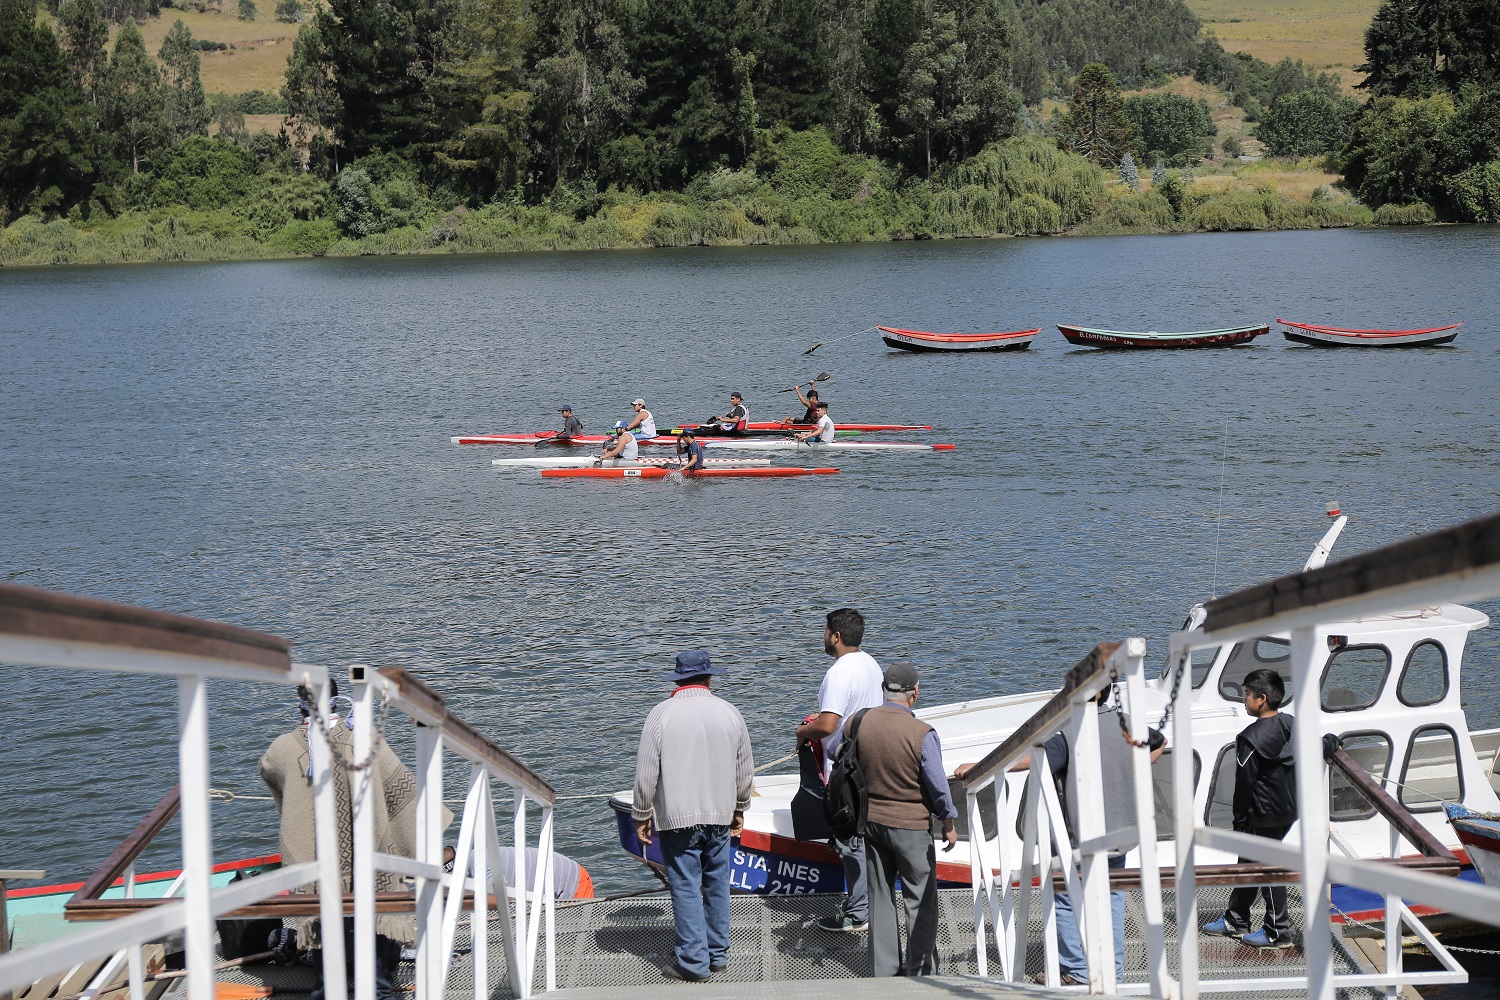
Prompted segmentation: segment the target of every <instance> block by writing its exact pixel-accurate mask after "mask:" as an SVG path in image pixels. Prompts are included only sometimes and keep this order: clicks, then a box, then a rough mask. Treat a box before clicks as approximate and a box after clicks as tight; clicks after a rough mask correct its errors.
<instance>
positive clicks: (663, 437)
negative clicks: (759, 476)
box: [448, 427, 861, 448]
mask: <svg viewBox="0 0 1500 1000" xmlns="http://www.w3.org/2000/svg"><path fill="white" fill-rule="evenodd" d="M806 429H807V430H812V428H811V427H808V428H806ZM782 433H785V434H790V433H792V431H791V430H786V431H783V432H782ZM834 433H836V434H837V435H839V436H840V437H855V436H858V435H859V434H860V433H861V432H860V431H857V430H855V429H853V428H839V429H837V430H836V431H835V432H834ZM772 436H773V435H771V434H770V433H769V432H767V433H766V434H765V435H764V437H766V438H770V437H772ZM761 439H762V435H759V434H756V435H751V436H750V440H761ZM448 440H450V441H452V442H453V443H454V444H530V445H540V446H542V447H547V448H579V447H583V446H584V445H596V444H603V443H604V442H606V441H612V440H614V439H613V438H612V437H611V436H610V435H608V434H576V435H574V436H573V437H567V438H565V437H559V436H558V435H557V433H556V432H555V431H533V432H531V433H529V434H471V435H467V436H459V437H451V438H449V439H448ZM635 440H636V443H637V444H641V445H652V446H653V447H658V448H674V447H676V446H677V435H676V434H658V435H657V436H656V437H654V438H636V439H635ZM698 440H699V441H703V442H705V443H708V444H712V443H714V442H722V441H743V440H745V438H744V437H740V436H732V435H710V434H705V435H702V436H700V437H698Z"/></svg>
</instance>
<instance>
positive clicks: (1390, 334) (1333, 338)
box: [1276, 319, 1463, 347]
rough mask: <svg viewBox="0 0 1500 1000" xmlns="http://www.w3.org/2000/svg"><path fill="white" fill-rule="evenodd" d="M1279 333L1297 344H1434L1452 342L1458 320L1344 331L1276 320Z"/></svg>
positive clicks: (1407, 345) (1369, 345)
mask: <svg viewBox="0 0 1500 1000" xmlns="http://www.w3.org/2000/svg"><path fill="white" fill-rule="evenodd" d="M1276 322H1278V323H1280V324H1281V325H1282V326H1286V327H1291V328H1292V329H1290V330H1282V331H1281V335H1282V336H1283V337H1285V338H1286V339H1287V340H1290V341H1294V342H1296V343H1298V344H1309V345H1311V346H1313V347H1436V346H1437V345H1439V344H1448V343H1452V341H1453V338H1454V337H1457V336H1458V328H1459V327H1461V326H1463V324H1462V323H1450V324H1449V325H1447V326H1435V327H1432V328H1430V329H1427V330H1346V329H1344V328H1343V327H1340V326H1318V325H1317V324H1315V323H1293V322H1292V321H1291V320H1286V319H1277V320H1276Z"/></svg>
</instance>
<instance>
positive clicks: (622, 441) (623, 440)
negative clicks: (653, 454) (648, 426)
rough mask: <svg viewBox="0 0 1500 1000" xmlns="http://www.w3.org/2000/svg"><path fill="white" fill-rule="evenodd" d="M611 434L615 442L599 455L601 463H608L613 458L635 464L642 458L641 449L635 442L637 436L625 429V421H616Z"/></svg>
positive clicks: (611, 442) (608, 444) (605, 447)
mask: <svg viewBox="0 0 1500 1000" xmlns="http://www.w3.org/2000/svg"><path fill="white" fill-rule="evenodd" d="M609 433H610V435H611V436H612V437H613V440H612V441H610V442H608V443H607V444H605V446H604V450H603V451H602V452H600V453H599V460H600V461H601V462H607V461H609V460H610V459H612V458H613V459H619V460H620V461H624V462H634V461H635V460H636V459H637V458H639V457H640V454H641V449H640V447H639V446H638V445H637V444H636V442H635V435H634V434H632V433H630V431H628V430H626V429H625V421H623V420H616V421H615V425H614V427H612V428H610V431H609Z"/></svg>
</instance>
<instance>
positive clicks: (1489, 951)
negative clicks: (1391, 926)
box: [1328, 901, 1500, 955]
mask: <svg viewBox="0 0 1500 1000" xmlns="http://www.w3.org/2000/svg"><path fill="white" fill-rule="evenodd" d="M1328 905H1329V906H1331V907H1333V910H1334V912H1335V913H1337V914H1338V915H1339V916H1341V917H1343V918H1344V922H1345V923H1349V924H1354V925H1355V926H1356V927H1363V928H1364V929H1365V930H1367V931H1374V932H1376V933H1377V934H1384V933H1385V927H1384V926H1379V925H1376V924H1370V923H1366V922H1365V921H1363V920H1360V919H1358V918H1357V917H1351V916H1350V915H1349V914H1347V913H1345V912H1344V911H1343V910H1342V909H1341V908H1340V907H1339V904H1337V903H1335V902H1332V901H1330V902H1329V904H1328ZM1413 944H1414V945H1416V946H1417V947H1420V948H1421V949H1422V950H1423V951H1425V952H1427V953H1428V954H1429V955H1431V954H1432V949H1431V948H1429V947H1427V945H1426V944H1425V943H1423V942H1422V941H1421V940H1417V941H1414V942H1413ZM1443 947H1444V948H1447V949H1448V950H1449V951H1464V952H1468V953H1470V954H1473V955H1500V951H1497V950H1496V949H1494V948H1460V947H1459V946H1458V945H1456V944H1445V945H1443Z"/></svg>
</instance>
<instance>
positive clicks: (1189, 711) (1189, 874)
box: [1167, 633, 1198, 1000]
mask: <svg viewBox="0 0 1500 1000" xmlns="http://www.w3.org/2000/svg"><path fill="white" fill-rule="evenodd" d="M1168 656H1169V659H1168V660H1167V662H1168V663H1169V664H1170V665H1171V669H1172V670H1173V671H1174V672H1175V671H1177V670H1182V671H1183V672H1184V675H1183V678H1182V683H1181V684H1179V685H1177V699H1176V700H1175V701H1173V702H1172V798H1173V802H1172V825H1173V832H1174V835H1175V839H1176V841H1177V887H1176V894H1177V945H1178V951H1177V976H1178V981H1179V983H1180V984H1181V986H1182V1000H1198V886H1197V879H1196V878H1195V877H1194V876H1195V871H1194V866H1195V865H1196V864H1197V857H1196V854H1197V849H1196V847H1195V846H1194V843H1193V837H1194V829H1195V827H1196V825H1197V817H1196V816H1195V815H1194V814H1193V795H1194V792H1195V789H1194V786H1193V683H1192V682H1193V677H1192V669H1193V668H1192V653H1191V651H1190V650H1189V648H1188V644H1187V641H1186V640H1185V639H1183V638H1182V634H1181V633H1178V634H1176V635H1174V636H1172V642H1171V646H1170V649H1169V652H1168Z"/></svg>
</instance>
